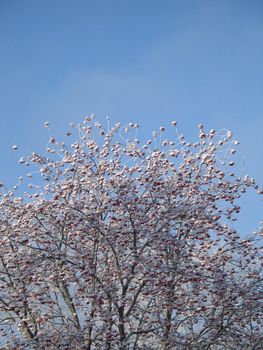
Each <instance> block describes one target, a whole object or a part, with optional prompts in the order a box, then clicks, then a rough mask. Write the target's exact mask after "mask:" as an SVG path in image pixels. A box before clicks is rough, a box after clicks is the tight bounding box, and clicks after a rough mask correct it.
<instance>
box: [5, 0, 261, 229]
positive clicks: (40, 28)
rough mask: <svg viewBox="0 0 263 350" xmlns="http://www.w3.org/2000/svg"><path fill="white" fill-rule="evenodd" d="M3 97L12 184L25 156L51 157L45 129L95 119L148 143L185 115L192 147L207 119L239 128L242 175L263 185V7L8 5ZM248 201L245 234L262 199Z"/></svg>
mask: <svg viewBox="0 0 263 350" xmlns="http://www.w3.org/2000/svg"><path fill="white" fill-rule="evenodd" d="M0 96H1V97H0V161H1V168H0V181H1V182H4V183H5V184H6V185H7V186H11V185H13V184H15V183H16V180H17V178H18V176H19V175H20V173H21V172H22V170H21V167H20V166H19V165H18V164H17V159H18V158H19V156H21V155H22V154H25V153H26V150H27V149H29V150H34V151H41V150H43V149H44V147H45V145H46V140H47V138H48V135H47V132H46V131H45V130H44V129H43V123H44V121H46V120H49V121H50V124H51V127H52V132H53V133H54V134H55V135H56V136H58V137H59V138H61V139H62V138H63V137H64V134H65V131H66V130H67V125H68V123H69V122H70V121H80V120H81V118H82V117H83V116H85V115H89V114H91V113H95V114H96V115H97V118H98V119H99V120H101V121H103V120H104V119H105V116H106V115H109V116H110V117H111V119H112V120H113V121H114V122H115V121H116V122H117V121H120V122H122V123H123V124H125V123H127V122H130V121H132V122H138V123H139V124H141V126H142V130H141V131H140V133H141V136H142V137H147V135H148V136H150V135H151V132H152V130H153V129H156V128H157V127H159V126H160V125H164V126H168V125H169V123H170V121H171V120H174V119H175V120H177V121H178V125H179V129H180V132H182V133H183V134H185V135H186V138H189V139H190V140H193V139H194V138H195V137H196V136H197V134H198V129H197V127H196V126H197V124H199V123H203V124H204V125H205V128H207V129H211V128H215V129H216V130H220V129H222V128H227V129H230V130H232V131H233V132H234V135H235V137H236V138H237V139H238V140H239V141H240V147H239V160H240V164H241V165H240V169H241V168H242V174H243V175H244V174H246V173H248V174H250V175H251V176H254V177H255V178H256V180H257V181H258V182H259V184H260V185H261V187H263V176H262V175H263V162H262V154H263V137H262V131H263V2H262V1H256V0H250V1H243V0H227V1H225V0H220V1H218V0H209V1H208V0H198V1H195V0H188V1H184V0H181V1H177V0H165V1H163V0H85V1H84V0H74V1H73V0H38V1H35V0H23V1H21V0H12V1H10V0H0ZM139 136H140V135H139ZM15 143H16V144H19V146H21V149H24V151H23V150H22V151H18V153H14V152H12V151H11V146H12V145H13V144H15ZM19 152H20V153H19ZM240 172H241V170H240ZM241 204H242V206H243V211H241V214H240V216H239V217H240V223H241V230H242V231H243V232H245V233H246V232H248V231H250V230H253V229H255V228H256V227H257V223H258V221H259V220H260V219H262V218H263V215H262V214H263V210H262V200H260V199H259V198H258V197H256V196H254V195H252V194H249V195H248V196H247V197H246V198H245V199H244V200H243V201H242V202H241Z"/></svg>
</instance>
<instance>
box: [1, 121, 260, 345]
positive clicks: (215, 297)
mask: <svg viewBox="0 0 263 350" xmlns="http://www.w3.org/2000/svg"><path fill="white" fill-rule="evenodd" d="M176 124H177V123H176V122H175V121H174V122H172V127H173V128H174V129H173V130H174V133H175V134H176V135H177V136H176V140H175V141H169V140H167V139H165V138H164V135H165V130H164V127H161V128H160V130H159V131H158V132H154V133H153V137H152V139H151V140H149V141H147V142H146V143H145V144H144V145H142V146H141V145H140V142H139V140H138V139H137V130H138V128H139V126H138V125H137V124H132V123H131V124H129V125H128V126H127V127H126V128H122V127H121V125H120V124H116V125H114V126H113V127H112V128H110V127H109V126H108V127H106V128H105V127H104V126H102V125H101V124H99V123H97V122H96V120H95V117H94V116H91V117H89V118H85V120H84V122H83V123H82V124H81V125H77V126H74V125H71V126H72V128H73V129H74V128H76V129H77V131H78V134H79V136H78V138H77V140H76V141H74V142H73V143H72V144H71V145H67V144H66V143H64V142H58V141H57V140H56V139H55V138H54V137H52V136H50V140H49V144H48V146H47V149H46V153H45V155H44V156H41V155H39V154H36V153H32V154H30V155H29V156H28V157H25V158H23V157H22V158H20V160H19V163H21V164H22V165H23V166H27V165H30V163H33V164H32V166H34V165H37V167H38V174H40V175H41V178H42V179H43V181H42V182H44V184H43V185H41V182H39V180H38V183H37V184H33V183H29V184H28V190H27V191H26V192H25V193H24V195H23V196H22V197H17V196H16V195H15V193H16V192H15V191H13V190H5V189H4V186H2V187H1V189H0V190H1V191H2V193H1V196H0V343H1V349H21V350H22V349H27V350H29V349H39V350H40V349H63V350H66V349H68V350H70V349H87V350H93V349H105V350H106V349H116V350H117V349H121V350H124V349H125V350H131V349H133V350H136V349H146V350H157V349H162V350H168V349H169V350H172V349H176V350H186V349H189V350H208V349H211V350H221V349H227V350H231V349H233V350H237V349H244V350H250V349H251V350H252V349H254V350H259V349H261V346H262V343H263V333H262V332H263V302H262V291H263V284H262V265H263V260H262V250H261V249H262V248H261V246H260V240H261V236H262V230H259V231H258V232H257V233H254V234H252V235H251V236H249V237H246V238H244V237H242V238H241V237H240V236H239V235H238V233H237V232H236V230H235V229H234V228H233V227H234V226H233V221H234V220H236V214H237V213H238V212H239V211H240V207H239V205H238V204H237V203H238V198H239V197H240V196H241V195H242V193H243V192H245V191H246V189H247V188H248V187H253V188H254V189H255V190H256V191H257V192H258V193H262V190H260V189H259V187H258V186H257V184H256V183H255V180H254V179H252V178H249V177H248V176H246V177H245V178H239V177H238V176H236V175H235V174H234V172H233V169H234V168H235V167H234V161H233V160H232V159H233V156H232V155H233V154H234V153H235V146H236V145H237V144H238V142H237V141H236V140H234V139H233V135H232V133H231V132H229V131H225V132H220V133H217V132H216V131H215V130H211V131H209V132H206V131H205V129H204V127H203V126H202V125H199V138H198V140H197V142H195V143H188V142H186V141H185V138H184V136H182V135H181V136H180V135H178V134H177V126H176ZM45 127H46V128H48V129H49V123H48V122H46V123H45ZM71 133H74V132H73V131H69V132H67V136H69V137H72V136H70V135H71ZM125 135H126V136H125ZM13 149H14V150H15V151H17V149H18V146H17V145H14V146H13ZM35 176H38V175H37V173H36V174H34V173H33V172H32V173H29V174H28V178H29V180H28V181H31V179H32V178H33V180H34V177H35ZM33 180H32V181H33ZM20 182H22V178H21V179H20Z"/></svg>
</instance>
